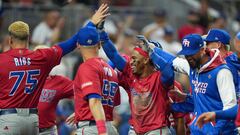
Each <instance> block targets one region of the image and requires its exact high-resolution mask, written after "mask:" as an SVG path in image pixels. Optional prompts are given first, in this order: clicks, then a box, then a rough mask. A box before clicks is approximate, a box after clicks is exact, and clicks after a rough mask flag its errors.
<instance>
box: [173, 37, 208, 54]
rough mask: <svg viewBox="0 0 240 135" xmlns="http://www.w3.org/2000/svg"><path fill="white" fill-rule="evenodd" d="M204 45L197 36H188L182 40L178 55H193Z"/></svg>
mask: <svg viewBox="0 0 240 135" xmlns="http://www.w3.org/2000/svg"><path fill="white" fill-rule="evenodd" d="M203 45H204V43H203V39H202V37H201V36H200V35H198V34H189V35H187V36H185V37H184V38H183V40H182V50H181V51H180V52H179V53H178V55H194V54H196V53H197V52H198V51H199V50H200V48H202V47H203Z"/></svg>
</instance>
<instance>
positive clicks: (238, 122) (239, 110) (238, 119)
mask: <svg viewBox="0 0 240 135" xmlns="http://www.w3.org/2000/svg"><path fill="white" fill-rule="evenodd" d="M239 105H240V99H239V100H238V113H237V118H236V120H235V124H236V127H240V106H239Z"/></svg>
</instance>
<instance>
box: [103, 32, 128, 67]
mask: <svg viewBox="0 0 240 135" xmlns="http://www.w3.org/2000/svg"><path fill="white" fill-rule="evenodd" d="M100 38H101V41H103V42H104V43H103V45H102V47H103V50H104V52H105V53H106V55H107V57H108V58H109V59H110V60H111V61H112V63H113V64H114V65H115V66H116V68H117V69H118V70H119V71H123V69H124V67H125V66H126V63H127V62H126V60H125V59H124V58H123V57H122V56H121V55H120V54H119V52H118V51H117V49H116V48H115V46H114V44H113V43H112V41H111V40H110V39H109V37H108V34H107V33H106V32H105V31H102V32H101V33H100Z"/></svg>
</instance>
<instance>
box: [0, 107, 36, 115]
mask: <svg viewBox="0 0 240 135" xmlns="http://www.w3.org/2000/svg"><path fill="white" fill-rule="evenodd" d="M26 109H28V108H26ZM14 113H17V109H16V108H10V109H0V115H6V114H14ZM29 114H38V110H37V108H29Z"/></svg>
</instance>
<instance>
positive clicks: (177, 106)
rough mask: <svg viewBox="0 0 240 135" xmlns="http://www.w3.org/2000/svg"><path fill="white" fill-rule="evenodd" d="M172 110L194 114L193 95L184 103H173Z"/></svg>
mask: <svg viewBox="0 0 240 135" xmlns="http://www.w3.org/2000/svg"><path fill="white" fill-rule="evenodd" d="M171 109H172V110H173V111H174V112H182V113H187V112H194V101H193V98H192V96H191V95H188V96H187V98H186V100H185V101H184V102H179V103H173V104H172V105H171Z"/></svg>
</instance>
